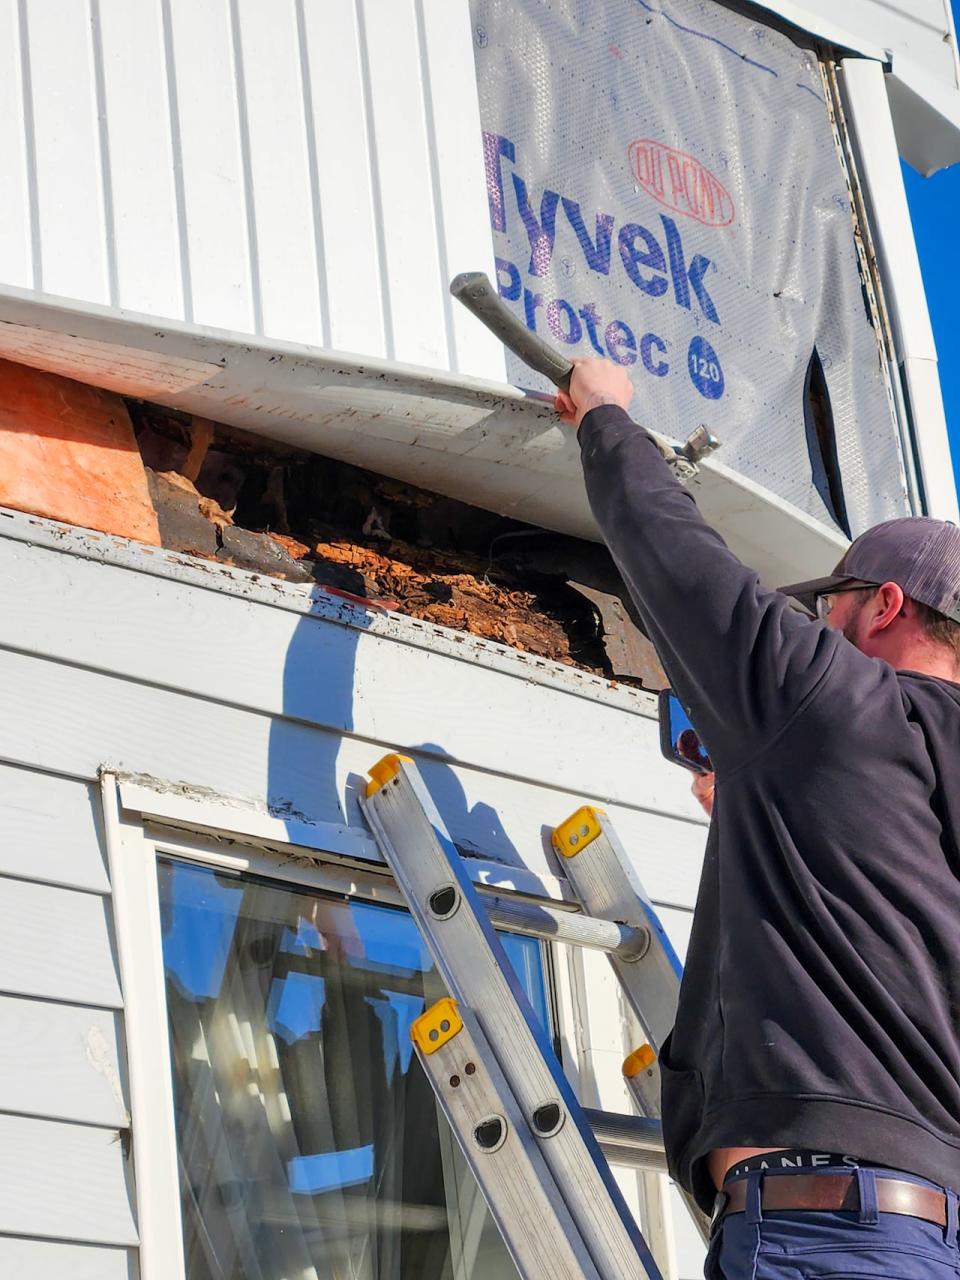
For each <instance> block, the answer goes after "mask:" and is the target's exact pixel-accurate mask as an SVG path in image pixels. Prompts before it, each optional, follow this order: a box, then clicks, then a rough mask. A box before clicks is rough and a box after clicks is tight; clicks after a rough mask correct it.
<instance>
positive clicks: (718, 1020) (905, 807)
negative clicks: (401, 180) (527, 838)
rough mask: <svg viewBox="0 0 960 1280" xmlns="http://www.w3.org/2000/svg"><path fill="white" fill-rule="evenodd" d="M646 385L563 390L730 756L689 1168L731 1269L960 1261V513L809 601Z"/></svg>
mask: <svg viewBox="0 0 960 1280" xmlns="http://www.w3.org/2000/svg"><path fill="white" fill-rule="evenodd" d="M631 397H632V387H631V384H630V382H629V380H628V379H627V376H626V374H625V373H624V371H623V370H622V369H620V368H619V367H617V366H615V365H612V364H609V363H607V362H605V361H599V360H597V361H593V360H590V361H582V362H579V363H578V364H577V365H576V367H575V369H574V373H573V378H572V381H571V386H570V393H569V395H565V394H562V393H561V395H560V396H558V399H557V405H558V408H559V409H560V410H561V412H562V414H563V416H564V418H565V419H566V420H567V421H570V422H573V423H576V424H577V425H578V426H579V438H580V445H581V452H582V457H583V468H584V474H585V477H586V485H587V492H588V495H589V498H590V504H591V507H592V509H593V512H594V515H595V517H596V519H597V522H598V524H599V525H600V528H601V530H602V532H603V535H604V537H605V539H606V541H607V543H608V545H609V547H610V550H611V552H612V554H613V557H614V559H615V560H616V562H617V564H618V566H619V568H620V570H621V573H622V574H623V578H624V581H625V582H626V584H627V586H628V588H629V590H630V592H631V595H632V596H633V598H634V600H635V601H636V605H637V608H638V610H639V612H640V614H641V616H642V618H643V620H644V623H645V625H646V628H647V630H648V632H649V635H650V638H651V639H652V640H653V642H654V644H655V645H656V647H657V650H658V652H659V654H660V658H661V660H662V662H663V665H664V667H665V669H666V671H667V674H668V676H669V677H670V680H671V682H672V684H673V687H674V689H675V690H676V692H677V694H678V695H679V697H680V698H681V700H682V702H683V704H684V706H685V707H686V709H687V711H688V714H689V715H690V718H691V720H692V722H693V724H694V725H695V726H696V727H697V729H698V730H699V732H700V733H701V734H702V736H703V739H704V741H705V742H706V743H707V744H708V746H709V749H710V755H711V758H712V761H713V764H714V766H715V768H716V777H717V790H716V800H715V803H714V804H713V815H712V820H711V825H710V834H709V838H708V841H707V848H706V855H705V859H704V867H703V875H702V880H701V884H700V891H699V895H698V900H697V908H696V913H695V916H694V924H693V932H692V936H691V939H690V947H689V951H688V954H687V963H686V972H685V975H684V979H683V984H682V987H681V992H680V1004H679V1009H678V1013H677V1020H676V1025H675V1027H674V1030H673V1033H672V1035H671V1036H670V1037H669V1039H668V1040H667V1043H666V1044H665V1045H664V1047H663V1053H662V1055H661V1068H662V1072H663V1115H664V1138H665V1142H666V1147H667V1157H668V1162H669V1166H670V1170H671V1173H672V1174H673V1176H674V1177H675V1178H676V1179H677V1180H678V1181H679V1182H680V1183H681V1184H682V1185H683V1186H684V1187H686V1188H688V1189H690V1190H692V1191H693V1192H694V1194H695V1195H696V1198H697V1200H698V1202H699V1203H700V1205H701V1206H702V1207H703V1208H705V1209H707V1210H711V1209H713V1208H714V1204H715V1201H716V1215H717V1216H716V1222H715V1231H714V1236H713V1240H712V1242H711V1247H710V1251H709V1254H708V1259H707V1275H708V1276H710V1277H718V1276H722V1277H725V1278H726V1280H752V1278H753V1277H756V1278H757V1280H774V1278H777V1280H779V1278H780V1277H783V1278H784V1280H786V1278H787V1277H789V1280H800V1278H801V1277H808V1276H809V1277H813V1276H816V1277H823V1278H826V1277H832V1278H834V1280H839V1278H844V1277H851V1276H858V1277H861V1276H890V1277H899V1278H900V1280H910V1278H911V1277H919V1276H924V1277H931V1276H933V1277H936V1276H943V1277H946V1276H948V1275H949V1276H952V1277H955V1276H956V1275H957V1274H960V1271H958V1267H960V1254H958V1250H957V1195H956V1191H957V1189H958V1188H960V879H958V876H960V683H958V682H960V530H958V529H957V528H955V527H954V526H953V525H948V524H945V523H943V522H940V521H935V520H925V519H910V520H900V521H891V522H889V523H887V524H885V525H880V526H878V527H877V528H876V529H874V530H871V531H870V532H869V533H868V534H866V535H864V536H863V537H862V538H861V539H859V540H858V541H857V542H856V543H854V545H853V547H852V548H851V550H850V551H849V552H848V553H847V555H846V556H845V557H844V559H843V561H842V562H841V565H840V566H838V570H837V572H836V574H835V575H832V576H831V577H829V578H826V579H823V580H821V581H819V582H812V583H806V584H801V585H800V586H797V587H793V588H787V589H786V590H787V593H788V594H790V595H793V596H794V597H796V598H797V599H799V600H800V601H801V602H803V603H805V604H807V605H808V606H811V607H812V610H813V611H814V612H815V613H816V615H817V617H815V618H813V619H811V618H808V617H806V616H805V615H804V614H803V613H801V612H800V611H799V610H798V609H796V608H795V607H793V606H792V604H791V602H790V600H789V599H788V598H787V595H784V594H782V593H778V592H770V591H766V590H763V589H762V588H761V587H760V585H759V582H758V579H757V576H756V574H755V573H753V572H752V571H751V570H749V569H747V568H746V567H745V566H744V565H742V564H741V563H740V562H739V561H738V560H737V559H736V557H735V556H733V555H732V554H731V553H730V551H728V549H727V548H726V546H725V545H724V543H723V541H722V539H721V538H720V537H719V536H718V535H717V534H716V533H715V532H714V531H713V530H712V529H711V528H709V526H707V525H706V524H705V523H704V521H703V519H702V518H701V516H700V514H699V512H698V511H697V508H696V506H695V504H694V501H693V499H692V497H691V495H690V494H689V493H688V492H687V491H686V490H685V489H683V488H682V487H681V486H680V485H678V484H677V482H676V481H675V479H674V478H673V475H672V473H671V471H670V469H669V468H668V467H667V466H666V464H665V463H664V461H663V459H662V457H661V455H660V453H659V451H658V449H657V447H656V445H655V444H654V443H653V441H652V440H651V438H650V437H649V436H648V435H647V434H646V432H644V431H643V430H642V429H641V428H639V427H637V426H636V425H635V424H634V423H633V422H631V420H630V418H629V417H628V416H627V414H626V412H625V410H626V407H627V405H628V404H629V402H630V399H631ZM708 785H709V784H708ZM718 1191H720V1193H721V1194H720V1195H719V1196H718V1194H717V1193H718Z"/></svg>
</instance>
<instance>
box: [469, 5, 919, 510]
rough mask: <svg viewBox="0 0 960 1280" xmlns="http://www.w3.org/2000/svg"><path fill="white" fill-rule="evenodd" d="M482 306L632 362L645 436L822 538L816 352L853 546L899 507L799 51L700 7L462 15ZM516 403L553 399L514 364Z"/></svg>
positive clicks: (832, 174)
mask: <svg viewBox="0 0 960 1280" xmlns="http://www.w3.org/2000/svg"><path fill="white" fill-rule="evenodd" d="M472 16H473V28H474V45H475V56H476V65H477V76H478V81H479V89H480V109H481V121H482V125H483V129H484V152H485V161H486V172H487V189H488V196H489V203H490V219H491V225H492V230H493V239H494V248H495V253H496V255H497V260H498V261H497V271H498V280H499V287H500V291H501V293H502V294H503V296H504V297H506V298H507V299H508V300H509V302H510V303H511V305H512V306H513V307H514V308H515V309H516V310H517V312H518V314H519V315H520V316H522V317H523V318H525V320H526V322H527V323H528V324H529V325H531V326H533V327H536V329H537V331H538V332H539V333H541V334H542V335H543V336H545V337H548V338H551V339H552V340H554V341H556V342H557V343H558V344H559V345H561V346H562V347H563V348H564V349H565V350H566V351H567V352H568V353H569V354H571V355H590V354H604V355H609V356H610V357H611V358H612V359H614V360H617V361H618V362H620V363H622V364H624V365H626V366H627V367H628V368H629V370H630V374H631V377H632V378H633V381H634V383H635V386H636V388H637V394H636V398H635V401H634V410H635V413H636V416H638V417H639V418H640V419H641V420H642V421H643V422H645V423H647V424H649V425H650V426H651V427H654V428H657V429H659V430H661V431H664V432H665V433H667V434H670V435H672V436H674V437H679V438H683V437H685V436H686V435H687V434H689V432H690V431H691V430H692V429H693V428H694V427H695V426H696V425H697V424H698V423H701V422H702V423H705V424H706V425H707V426H709V428H710V429H711V430H712V431H714V432H715V434H716V435H718V436H719V437H720V439H721V440H722V442H723V449H722V453H721V454H720V455H719V456H720V457H721V458H722V460H723V461H724V462H725V463H726V464H727V465H728V466H731V467H733V468H735V469H737V470H739V471H741V472H742V473H743V474H745V475H747V476H749V477H750V478H751V479H753V480H755V481H757V482H758V483H759V484H762V485H764V486H765V487H767V488H769V489H770V490H772V491H773V492H774V493H776V494H777V495H778V496H780V497H782V498H785V499H787V500H788V501H789V502H791V503H793V504H794V505H795V506H797V507H799V508H800V509H801V510H803V511H805V512H807V513H808V514H810V515H812V516H814V517H815V518H817V519H820V520H822V521H823V522H824V523H826V524H829V525H835V524H836V521H835V520H834V518H833V513H832V512H831V507H830V501H829V494H828V489H827V485H826V482H825V477H824V475H823V473H822V468H821V466H820V453H819V452H818V449H817V447H816V445H813V447H812V448H811V444H810V438H811V435H812V429H811V427H810V425H809V422H807V421H805V416H804V383H805V378H806V377H807V372H808V368H809V367H810V363H811V356H812V354H813V352H814V350H816V352H817V354H818V356H819V363H820V365H821V367H822V370H823V376H824V378H825V380H826V385H827V389H828V392H829V400H830V405H831V407H832V414H833V420H834V426H835V432H836V447H837V459H838V461H839V467H840V472H841V476H842V482H843V491H844V497H845V500H846V513H847V517H848V519H849V525H850V532H851V533H852V534H853V535H856V534H857V533H859V532H861V531H862V530H863V529H866V528H868V527H869V526H870V525H872V524H874V523H876V522H877V521H879V520H883V519H886V518H888V517H891V516H896V515H902V514H905V513H908V511H909V507H908V499H907V495H906V489H905V481H904V473H903V465H902V458H901V452H900V444H899V439H898V433H897V427H896V423H895V420H894V416H893V409H892V403H891V398H890V394H889V389H888V385H887V381H886V378H885V374H884V370H883V358H882V353H881V348H880V344H879V338H878V334H877V333H876V331H875V329H874V327H873V324H872V322H871V318H870V316H869V314H868V312H867V305H866V302H865V296H864V291H863V287H862V281H861V274H860V265H859V261H858V256H857V250H856V244H855V239H854V220H853V214H852V207H851V199H850V193H849V188H848V183H847V177H846V173H845V170H844V166H843V164H842V162H841V158H840V155H839V152H838V144H837V141H836V138H835V135H834V130H833V124H832V121H831V118H830V114H829V112H828V108H827V103H826V99H825V92H824V85H823V81H822V77H821V72H820V67H819V64H818V61H817V58H816V55H815V54H814V53H813V52H812V51H810V50H807V49H803V48H800V47H798V46H797V45H796V44H794V43H793V42H792V41H791V40H790V38H789V37H788V36H786V35H784V34H782V33H780V32H777V31H775V30H772V29H771V28H770V27H768V26H765V25H763V24H761V23H758V22H756V21H753V20H751V19H749V18H747V17H744V16H742V15H740V14H737V13H734V12H732V11H730V10H728V9H725V8H723V7H722V6H721V5H718V4H714V3H711V2H710V0H473V3H472ZM510 360H511V363H510V364H509V366H508V368H509V374H510V377H511V379H512V380H513V381H515V382H516V383H518V384H519V385H521V386H524V387H528V388H531V389H536V390H547V389H548V388H547V384H546V383H545V382H543V381H541V380H540V379H539V378H538V376H537V375H535V374H532V373H531V372H530V371H529V370H528V369H527V368H526V367H525V366H524V365H523V364H522V363H520V362H519V361H518V360H516V359H515V358H513V357H511V358H510Z"/></svg>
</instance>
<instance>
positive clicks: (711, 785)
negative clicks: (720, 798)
mask: <svg viewBox="0 0 960 1280" xmlns="http://www.w3.org/2000/svg"><path fill="white" fill-rule="evenodd" d="M716 785H717V775H716V774H715V773H698V774H695V775H694V779H693V783H692V785H691V787H690V790H691V791H692V792H693V794H694V795H695V796H696V797H697V799H698V800H699V801H700V805H701V807H702V809H703V811H704V813H705V814H706V815H707V817H708V818H712V817H713V794H714V791H715V789H716Z"/></svg>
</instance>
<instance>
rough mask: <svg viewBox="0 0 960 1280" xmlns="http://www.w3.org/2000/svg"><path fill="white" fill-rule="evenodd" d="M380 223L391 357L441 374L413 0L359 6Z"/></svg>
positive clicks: (436, 267) (440, 313)
mask: <svg viewBox="0 0 960 1280" xmlns="http://www.w3.org/2000/svg"><path fill="white" fill-rule="evenodd" d="M360 13H361V15H362V28H361V30H362V38H363V40H364V42H365V47H366V57H367V70H368V75H369V82H368V83H369V101H370V109H371V124H372V130H371V136H372V138H373V155H374V163H375V164H376V167H377V178H378V184H379V189H380V197H381V202H382V207H383V209H382V216H383V244H384V254H385V264H386V270H385V273H384V274H385V277H386V279H387V281H388V282H389V291H390V292H389V311H390V319H391V324H392V330H393V332H392V339H393V341H392V347H393V351H392V354H393V356H394V358H395V359H397V360H401V361H404V362H405V363H409V364H421V365H428V366H431V367H433V368H447V367H449V348H448V342H447V325H446V315H445V301H444V299H445V293H446V289H447V284H448V282H447V281H445V280H442V279H441V267H440V260H439V248H438V244H437V229H436V211H435V208H434V203H433V184H432V181H431V172H430V169H431V166H430V152H429V145H428V139H427V128H426V120H425V114H424V99H423V85H422V81H421V77H420V75H419V74H416V73H414V70H413V69H414V68H418V67H419V62H420V48H419V38H418V30H417V17H416V10H415V4H414V0H360Z"/></svg>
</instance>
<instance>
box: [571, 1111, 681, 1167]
mask: <svg viewBox="0 0 960 1280" xmlns="http://www.w3.org/2000/svg"><path fill="white" fill-rule="evenodd" d="M584 1115H585V1116H586V1117H587V1122H588V1123H589V1125H590V1128H591V1129H592V1130H593V1133H594V1136H595V1137H596V1139H597V1141H598V1142H599V1143H600V1149H601V1150H602V1151H603V1154H604V1155H605V1156H606V1157H607V1159H608V1160H609V1161H610V1162H611V1164H618V1165H627V1166H629V1167H630V1168H633V1169H655V1170H657V1171H658V1172H660V1173H665V1172H666V1168H667V1158H666V1156H665V1155H664V1152H663V1130H662V1129H661V1127H660V1121H659V1120H648V1119H647V1118H646V1117H645V1116H631V1115H623V1114H620V1113H619V1112H616V1111H596V1110H594V1109H593V1108H590V1107H585V1108H584Z"/></svg>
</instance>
